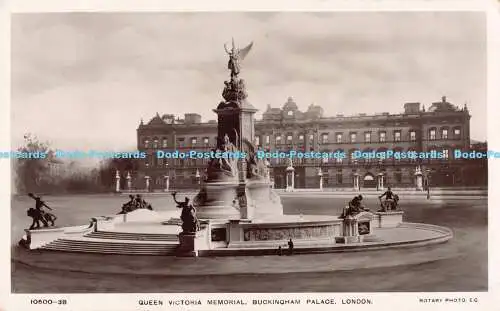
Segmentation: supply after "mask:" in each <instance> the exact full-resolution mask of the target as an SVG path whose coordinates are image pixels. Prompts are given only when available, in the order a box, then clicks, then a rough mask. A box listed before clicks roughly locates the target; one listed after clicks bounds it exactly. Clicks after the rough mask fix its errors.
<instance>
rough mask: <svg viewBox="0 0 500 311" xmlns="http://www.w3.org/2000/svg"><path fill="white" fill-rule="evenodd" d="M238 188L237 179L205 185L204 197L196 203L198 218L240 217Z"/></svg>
mask: <svg viewBox="0 0 500 311" xmlns="http://www.w3.org/2000/svg"><path fill="white" fill-rule="evenodd" d="M238 188H239V183H238V182H237V181H234V182H211V183H206V184H205V185H203V189H202V190H201V193H203V195H201V197H202V198H201V199H200V200H199V202H197V204H196V216H197V217H198V219H240V218H241V215H240V209H239V204H238V201H237V196H238Z"/></svg>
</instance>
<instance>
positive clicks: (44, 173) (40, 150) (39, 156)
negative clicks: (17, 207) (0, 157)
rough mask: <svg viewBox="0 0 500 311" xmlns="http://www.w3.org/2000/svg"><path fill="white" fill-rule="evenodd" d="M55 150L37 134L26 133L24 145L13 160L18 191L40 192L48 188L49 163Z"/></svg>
mask: <svg viewBox="0 0 500 311" xmlns="http://www.w3.org/2000/svg"><path fill="white" fill-rule="evenodd" d="M53 157H54V151H53V150H51V149H50V147H49V145H48V143H43V142H40V141H39V139H38V138H37V137H36V136H33V135H31V134H26V135H24V145H23V146H21V147H19V148H18V149H17V153H16V157H15V159H14V161H13V163H14V172H15V174H16V177H17V179H16V188H17V191H18V193H26V192H38V191H41V190H44V188H46V186H47V184H48V183H50V182H48V179H49V177H50V174H49V173H50V167H49V165H50V164H49V163H50V161H51V159H53Z"/></svg>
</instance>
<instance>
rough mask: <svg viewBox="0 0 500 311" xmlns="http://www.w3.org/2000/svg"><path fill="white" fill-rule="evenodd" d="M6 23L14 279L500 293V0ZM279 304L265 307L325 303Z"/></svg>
mask: <svg viewBox="0 0 500 311" xmlns="http://www.w3.org/2000/svg"><path fill="white" fill-rule="evenodd" d="M10 35H11V40H10V42H11V43H10V44H11V49H10V55H11V65H10V66H11V108H10V113H11V115H10V118H11V134H10V135H11V137H10V139H11V150H2V155H1V158H3V159H10V161H11V191H12V194H11V212H10V213H11V219H10V223H11V227H10V231H11V241H10V242H11V291H12V293H13V294H49V293H50V294H54V293H56V294H64V293H65V294H70V293H80V294H92V293H389V292H393V293H412V292H421V293H438V292H452V293H453V292H476V293H480V292H487V291H488V160H489V159H493V158H500V153H497V152H493V151H490V150H489V149H488V144H487V142H488V137H487V131H488V129H487V125H488V124H487V116H488V114H487V68H488V63H487V15H486V14H485V12H480V11H456V12H447V11H415V12H412V11H393V12H389V11H387V12H380V11H379V12H377V11H352V12H347V11H346V12H341V11H337V12H333V11H331V12H279V11H277V12H191V13H189V12H58V13H56V12H51V13H49V12H47V13H40V12H39V13H14V14H12V15H11V25H10ZM353 297H356V298H352V299H351V300H349V297H346V298H343V299H342V301H337V302H335V303H337V304H372V301H370V299H368V298H367V299H365V298H363V296H353ZM254 299H256V298H254ZM273 299H274V300H273ZM275 299H277V298H273V297H267V298H259V300H254V301H253V302H254V303H253V305H272V304H281V305H283V304H285V303H283V302H286V304H290V305H294V304H300V303H302V304H309V303H312V302H310V301H309V302H306V300H305V299H304V298H300V297H296V298H290V299H288V300H286V301H281V300H279V301H278V302H276V301H275ZM301 299H302V301H301ZM198 302H199V301H198V299H194V298H193V299H192V300H188V301H187V302H183V303H182V304H186V305H189V304H191V305H200V304H208V305H217V304H234V305H240V304H242V305H244V304H246V303H245V302H244V301H243V302H242V301H238V300H234V301H232V302H225V303H223V302H220V301H219V302H217V301H212V302H210V300H208V301H203V302H202V303H198ZM324 303H325V302H324ZM59 304H64V303H62V302H61V301H59Z"/></svg>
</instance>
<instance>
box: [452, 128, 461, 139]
mask: <svg viewBox="0 0 500 311" xmlns="http://www.w3.org/2000/svg"><path fill="white" fill-rule="evenodd" d="M453 134H454V135H455V137H456V138H460V134H461V133H460V128H458V127H456V128H455V129H454V130H453Z"/></svg>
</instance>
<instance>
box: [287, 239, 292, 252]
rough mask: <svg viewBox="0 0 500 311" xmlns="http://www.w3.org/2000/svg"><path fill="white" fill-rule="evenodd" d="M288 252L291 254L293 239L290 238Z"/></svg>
mask: <svg viewBox="0 0 500 311" xmlns="http://www.w3.org/2000/svg"><path fill="white" fill-rule="evenodd" d="M288 254H289V255H293V241H292V239H291V238H290V241H288Z"/></svg>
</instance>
